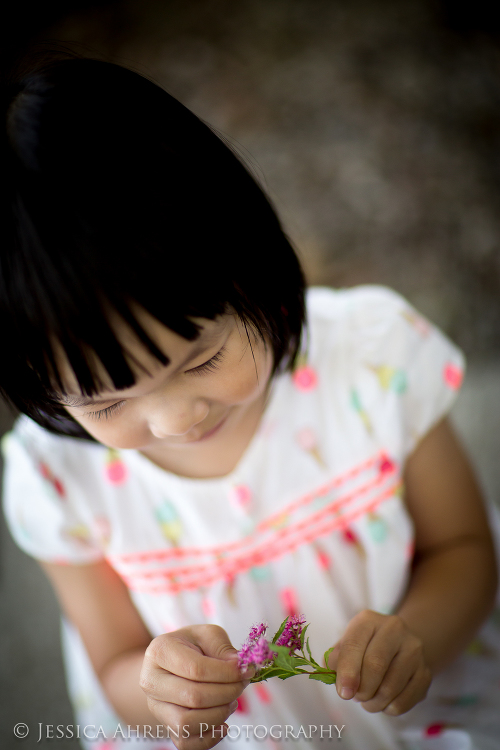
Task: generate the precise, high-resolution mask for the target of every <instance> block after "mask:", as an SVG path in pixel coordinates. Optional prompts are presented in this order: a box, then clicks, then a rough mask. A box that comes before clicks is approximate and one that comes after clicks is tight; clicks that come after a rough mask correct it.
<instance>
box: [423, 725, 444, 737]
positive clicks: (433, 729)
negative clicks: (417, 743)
mask: <svg viewBox="0 0 500 750" xmlns="http://www.w3.org/2000/svg"><path fill="white" fill-rule="evenodd" d="M445 729H446V726H445V724H430V725H429V726H428V727H426V728H425V729H424V735H425V736H426V737H437V736H438V735H439V734H442V733H443V732H444V730H445Z"/></svg>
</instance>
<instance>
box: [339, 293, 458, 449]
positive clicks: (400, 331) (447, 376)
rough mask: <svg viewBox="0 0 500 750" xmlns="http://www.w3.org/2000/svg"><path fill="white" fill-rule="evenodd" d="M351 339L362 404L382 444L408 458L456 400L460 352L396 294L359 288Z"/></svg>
mask: <svg viewBox="0 0 500 750" xmlns="http://www.w3.org/2000/svg"><path fill="white" fill-rule="evenodd" d="M359 291H360V294H361V295H362V304H359V305H355V309H356V314H355V316H354V318H355V329H356V332H355V335H354V339H357V340H358V341H359V342H360V346H359V347H358V348H357V351H358V354H359V356H360V358H361V360H358V367H359V370H358V372H361V374H360V381H361V382H360V393H361V394H362V396H361V400H364V402H365V405H366V409H367V413H368V414H369V416H370V419H371V420H372V423H373V425H374V431H376V432H378V433H379V434H380V435H381V436H382V437H383V438H384V442H386V444H390V443H391V442H392V439H396V440H397V441H398V443H399V445H398V447H399V449H400V452H401V454H402V456H403V457H407V456H408V455H409V454H410V453H411V452H412V451H413V450H414V448H415V447H416V445H417V444H418V443H419V442H420V440H421V439H422V438H423V437H424V436H425V435H426V434H427V433H428V432H429V430H431V429H432V428H433V427H434V426H435V425H436V424H437V423H438V422H439V421H440V420H441V419H442V418H444V417H445V416H446V415H447V414H448V412H449V411H450V409H451V407H452V406H453V404H454V402H455V399H456V397H457V394H458V391H459V390H460V387H461V385H462V381H463V375H464V371H465V358H464V355H463V353H462V351H461V350H460V349H459V348H458V347H457V346H455V345H454V344H453V343H452V342H451V341H450V340H449V339H448V338H447V336H446V335H445V334H444V333H443V332H442V331H440V330H439V329H438V328H437V327H436V326H434V325H432V324H431V323H430V322H429V321H428V320H427V319H426V318H425V317H424V316H422V315H421V314H420V313H419V312H417V310H415V308H414V307H412V305H410V304H409V303H408V302H407V301H406V300H405V299H404V298H403V297H401V296H400V295H399V294H397V293H396V292H393V291H392V290H390V289H386V288H385V287H375V286H374V287H365V288H363V289H361V288H360V290H359Z"/></svg>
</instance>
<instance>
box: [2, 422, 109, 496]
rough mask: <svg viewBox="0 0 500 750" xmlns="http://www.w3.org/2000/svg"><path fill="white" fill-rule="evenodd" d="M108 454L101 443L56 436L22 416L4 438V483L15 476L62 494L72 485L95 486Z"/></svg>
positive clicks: (22, 480) (17, 481)
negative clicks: (95, 480) (43, 485)
mask: <svg viewBox="0 0 500 750" xmlns="http://www.w3.org/2000/svg"><path fill="white" fill-rule="evenodd" d="M105 451H106V449H105V447H104V446H102V445H100V444H99V443H91V442H90V441H86V440H81V439H77V438H71V437H64V436H60V435H56V434H54V433H52V432H49V431H48V430H45V429H44V428H43V427H41V426H40V425H38V424H37V423H36V422H34V421H33V420H32V419H30V418H29V417H27V416H25V415H22V416H20V417H19V418H18V419H17V421H16V422H15V424H14V427H13V428H12V430H11V431H10V432H9V433H7V434H6V435H4V437H3V438H2V454H3V457H4V459H5V475H6V479H5V481H4V484H5V483H8V482H9V481H11V478H12V477H15V481H16V483H19V482H22V483H24V484H26V485H27V484H28V483H31V484H33V482H35V483H36V482H37V481H41V480H43V482H44V484H45V485H47V484H48V485H51V486H52V487H53V489H55V491H56V494H59V495H63V494H66V493H65V490H64V489H63V488H65V487H67V486H68V485H71V484H73V483H76V484H77V485H78V486H80V485H84V484H88V483H89V482H90V483H92V484H93V483H94V482H93V477H94V476H95V475H96V474H97V473H98V468H99V467H100V466H101V465H102V463H103V456H104V454H105Z"/></svg>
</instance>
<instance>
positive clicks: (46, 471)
mask: <svg viewBox="0 0 500 750" xmlns="http://www.w3.org/2000/svg"><path fill="white" fill-rule="evenodd" d="M38 468H39V469H40V473H41V475H42V477H43V478H44V479H46V480H47V482H50V484H51V485H52V487H53V488H54V489H55V491H56V493H57V495H58V496H59V497H60V498H61V499H62V498H65V497H66V490H65V489H64V485H63V483H62V482H61V480H60V479H58V478H57V477H55V476H54V474H53V473H52V471H51V469H50V467H49V466H47V464H46V463H44V462H43V461H40V463H39V465H38Z"/></svg>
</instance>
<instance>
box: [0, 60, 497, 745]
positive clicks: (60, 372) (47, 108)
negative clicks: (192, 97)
mask: <svg viewBox="0 0 500 750" xmlns="http://www.w3.org/2000/svg"><path fill="white" fill-rule="evenodd" d="M4 102H6V107H5V109H6V116H5V123H6V128H5V131H4V135H3V136H2V137H3V146H2V151H3V154H2V174H3V178H2V179H3V181H4V190H5V193H6V194H5V197H4V200H3V201H2V208H1V211H2V220H1V221H2V223H1V226H2V232H3V242H2V250H1V273H0V285H1V287H0V300H1V301H0V306H1V331H2V352H3V366H2V372H1V387H2V390H3V392H4V394H5V396H6V397H7V398H8V399H10V401H11V402H12V403H13V404H14V405H15V406H16V407H17V409H18V410H19V411H20V412H21V414H22V416H21V417H20V418H19V419H18V421H17V423H16V425H15V427H14V429H13V431H12V432H11V433H10V435H9V436H8V437H7V439H6V440H5V442H4V455H5V459H6V473H5V482H4V495H5V512H6V516H7V519H8V522H9V525H10V528H11V531H12V534H13V535H14V538H15V539H16V541H17V542H18V544H19V545H20V546H21V547H22V549H24V550H25V551H26V552H28V553H29V554H31V555H33V556H34V557H36V558H37V559H38V560H39V561H40V564H41V566H42V567H43V569H44V570H45V572H46V573H47V575H48V577H49V578H50V580H51V581H52V583H53V585H54V588H55V590H56V592H57V594H58V597H59V599H60V602H61V607H62V611H63V613H64V615H63V625H64V627H63V637H64V638H63V644H64V653H65V659H66V664H67V673H68V685H69V691H70V695H71V698H72V701H73V704H74V707H75V712H76V716H77V722H78V724H79V726H80V730H79V731H80V737H81V741H82V744H83V745H84V747H92V748H97V747H101V748H109V747H115V746H116V747H121V746H123V747H131V746H134V747H135V746H136V745H138V746H155V747H158V748H167V747H172V744H171V742H173V744H174V745H175V746H176V747H177V748H179V750H191V749H192V748H197V749H200V750H202V749H204V748H210V747H213V746H214V745H216V744H217V743H218V742H220V740H221V737H222V736H224V735H225V734H227V732H228V724H226V721H227V720H228V719H229V717H231V718H230V719H229V722H230V724H231V727H230V730H229V738H228V740H226V742H235V743H238V742H239V743H242V744H245V747H269V748H271V747H276V746H279V745H280V744H281V743H284V744H285V745H289V746H290V745H291V746H294V747H301V748H305V747H316V746H319V745H322V744H323V743H324V742H332V741H337V739H338V738H339V737H340V738H341V742H342V747H344V748H349V749H351V750H361V748H363V750H392V749H396V748H424V747H425V748H432V749H434V750H435V749H436V748H445V747H446V748H459V747H463V748H465V747H470V748H475V749H476V750H478V749H479V748H483V749H484V748H488V747H496V745H495V742H496V736H497V734H496V732H497V731H498V727H495V726H493V725H492V726H491V727H490V733H489V734H488V732H485V728H484V723H483V726H482V728H479V729H478V725H479V724H480V723H481V722H480V718H481V714H478V713H477V712H476V714H475V715H472V713H470V712H469V713H470V715H466V719H467V722H468V724H467V726H466V727H465V728H463V729H459V728H457V726H456V725H457V723H458V722H457V720H456V719H457V717H458V719H459V720H460V718H462V719H463V716H464V714H463V712H462V713H456V709H455V707H454V704H453V702H451V703H450V700H451V699H450V696H451V698H455V699H457V698H458V699H459V698H460V697H461V695H462V693H461V692H460V691H462V690H464V688H465V692H467V688H468V687H469V686H470V677H471V672H470V671H468V672H467V671H466V673H465V675H462V677H464V679H465V681H464V682H463V684H461V683H460V679H461V675H460V669H461V667H460V664H461V663H462V662H460V661H458V662H455V665H452V667H451V669H452V670H453V669H454V670H455V672H452V673H451V677H450V678H449V679H448V681H446V680H444V681H443V679H441V678H438V679H437V680H436V681H435V682H434V684H433V686H432V688H431V694H432V693H433V691H434V699H432V700H431V698H428V699H427V700H426V701H424V702H423V703H420V702H421V701H423V699H424V698H425V697H426V694H427V691H428V690H429V686H430V685H431V681H432V680H433V678H434V676H435V675H437V673H438V672H440V671H441V670H443V668H444V667H446V666H447V665H448V664H450V663H452V662H453V660H454V659H455V658H456V657H457V656H458V655H459V653H460V652H461V651H462V650H463V648H464V647H466V646H467V644H468V643H469V642H470V641H471V639H472V638H473V636H474V634H475V632H476V630H477V629H478V627H479V626H480V624H481V623H482V621H483V620H484V619H485V618H486V616H487V615H488V613H489V611H490V610H491V608H492V605H493V600H494V593H495V589H496V568H495V560H494V552H493V545H492V539H491V536H490V531H489V527H488V523H487V518H486V513H485V510H484V508H483V504H482V500H481V497H480V493H479V491H478V488H477V484H476V481H475V479H474V476H473V473H472V470H471V468H470V466H469V464H468V461H467V459H466V457H465V456H464V453H463V452H462V449H461V448H460V446H459V445H458V443H457V440H456V438H455V437H454V435H453V432H452V430H451V428H450V426H449V425H448V423H447V421H446V414H447V412H448V411H449V409H450V407H451V405H452V403H453V401H454V399H455V395H456V393H457V390H458V389H459V386H460V383H461V380H462V372H463V366H464V364H463V357H462V354H461V353H460V352H459V351H458V350H457V349H456V348H455V346H453V345H452V344H451V343H450V342H449V341H448V340H447V339H446V338H445V337H444V336H443V334H442V333H440V332H439V331H438V330H436V329H435V328H434V327H433V326H432V325H430V324H429V323H428V322H427V321H426V320H425V319H424V318H422V317H421V316H420V315H419V314H418V313H417V312H416V311H415V310H414V309H413V308H412V307H411V306H410V305H409V304H408V303H406V302H405V301H404V300H403V299H402V298H401V297H399V296H398V295H397V294H395V293H394V292H392V291H389V290H388V289H385V288H381V287H376V286H365V287H358V288H354V289H351V290H340V291H334V290H330V289H326V288H313V289H309V290H308V291H307V293H306V294H305V295H304V279H303V275H302V272H301V269H300V266H299V263H298V260H297V257H296V255H295V253H294V251H293V249H292V247H291V246H290V243H289V241H288V240H287V238H286V236H285V235H284V233H283V231H282V229H281V226H280V224H279V221H278V219H277V218H276V216H275V214H274V212H273V209H272V208H271V206H270V204H269V202H268V200H267V199H266V197H265V196H264V194H263V193H262V191H261V189H260V188H259V187H258V186H257V184H256V183H255V181H254V180H253V179H252V177H251V176H250V175H249V174H248V172H247V171H246V170H245V168H244V167H243V165H242V164H241V163H240V161H239V160H238V158H237V157H236V156H235V155H234V153H233V152H232V151H231V150H230V148H228V147H227V146H226V145H225V144H224V143H223V142H222V141H221V140H220V139H219V138H218V137H217V136H216V135H215V134H214V133H213V132H212V130H211V129H210V127H208V126H207V125H206V124H204V123H203V122H201V121H200V120H199V119H197V118H196V117H195V116H194V115H193V114H192V113H190V112H189V111H188V110H187V109H185V108H184V107H183V106H182V105H181V104H179V102H177V101H175V100H174V99H173V98H172V97H171V96H169V95H168V94H167V93H165V92H164V91H163V90H162V89H161V88H159V87H158V86H156V85H155V84H154V83H153V82H151V81H149V80H147V79H145V78H144V77H142V76H140V75H138V74H137V73H135V72H132V71H130V70H127V69H125V68H122V67H120V66H116V65H113V64H110V63H105V62H101V61H95V60H90V59H80V58H76V57H75V58H72V57H69V58H67V59H57V60H56V59H55V60H54V61H52V62H51V63H49V64H45V65H42V66H39V68H37V69H35V70H34V71H32V72H31V73H30V74H28V75H26V76H25V77H24V78H23V80H22V81H21V82H20V83H17V84H12V85H11V86H10V88H9V89H8V90H7V91H4ZM294 614H304V615H305V617H306V619H307V621H308V622H310V623H311V624H310V628H309V631H308V634H309V636H310V641H311V645H312V648H313V651H314V652H315V653H316V655H317V656H318V655H320V654H321V653H322V652H323V651H325V650H326V649H327V648H328V647H330V646H333V645H334V644H336V647H335V650H334V651H333V653H332V654H331V656H330V659H329V665H330V666H331V668H332V669H335V670H337V683H336V686H330V685H324V684H322V683H319V682H315V681H311V680H308V679H307V678H305V677H295V678H293V679H291V680H288V681H286V682H282V681H280V680H279V679H276V678H274V679H272V680H270V681H268V682H265V683H258V684H252V685H249V679H250V678H251V677H252V676H253V674H254V669H253V668H250V669H249V670H248V671H247V672H246V673H244V674H242V673H241V672H240V671H239V669H238V663H237V659H236V653H237V649H238V648H240V647H241V645H242V643H243V642H244V640H245V638H246V636H247V633H248V630H249V628H250V626H252V625H253V624H255V623H258V622H261V621H265V622H268V623H269V626H270V631H271V632H274V629H276V628H277V626H278V625H279V623H280V622H281V621H282V620H283V619H284V617H286V616H287V615H294ZM457 665H458V666H457ZM462 667H463V664H462ZM467 668H468V667H467ZM443 674H444V675H445V676H446V674H447V673H446V671H445V672H444V673H443ZM440 679H441V684H440ZM468 681H469V682H468ZM493 684H495V679H493V678H491V676H489V675H483V676H482V678H481V687H482V689H483V692H484V691H490V692H489V696H490V697H491V696H492V695H494V694H493V693H492V692H491V691H492V690H493V689H494V688H493V687H492V685H493ZM436 686H437V687H436ZM438 688H439V689H438ZM479 692H480V691H478V695H479ZM443 696H444V697H445V699H446V700H447V701H448V704H446V700H445V703H443V702H442V701H443ZM440 701H441V702H440ZM454 710H455V713H453V711H454ZM474 721H475V724H474ZM443 722H444V724H446V723H448V725H449V726H445V725H444V724H443ZM91 725H93V729H92V728H90V729H89V727H90V726H91ZM429 726H430V728H429ZM148 727H149V728H148ZM164 727H170V737H171V740H168V739H156V738H157V737H158V736H160V737H161V736H162V732H160V731H159V729H160V730H163V728H164ZM163 734H164V736H165V737H166V736H167V731H166V730H164V732H163ZM94 735H95V737H96V739H92V737H93V736H94ZM488 737H493V739H491V740H490V739H488ZM130 738H132V739H130ZM457 738H458V739H457ZM460 742H461V743H462V744H459V743H460ZM436 743H437V744H436ZM439 743H441V744H439ZM466 743H469V744H466Z"/></svg>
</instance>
